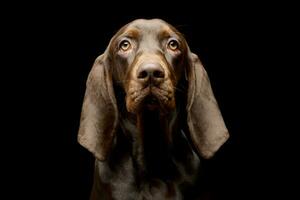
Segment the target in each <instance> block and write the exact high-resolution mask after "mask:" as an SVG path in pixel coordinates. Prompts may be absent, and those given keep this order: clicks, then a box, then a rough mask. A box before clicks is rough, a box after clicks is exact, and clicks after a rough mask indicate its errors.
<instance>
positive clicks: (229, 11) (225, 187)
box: [2, 2, 290, 199]
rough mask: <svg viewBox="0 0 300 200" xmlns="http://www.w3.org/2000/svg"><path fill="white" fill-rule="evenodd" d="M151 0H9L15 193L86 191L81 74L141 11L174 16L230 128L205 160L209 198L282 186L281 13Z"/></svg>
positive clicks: (50, 195)
mask: <svg viewBox="0 0 300 200" xmlns="http://www.w3.org/2000/svg"><path fill="white" fill-rule="evenodd" d="M140 4H145V5H140ZM148 4H150V3H149V2H144V3H143V2H140V3H139V5H138V6H140V8H131V9H128V8H127V7H123V5H119V4H118V3H112V5H105V6H104V5H100V4H89V5H87V4H79V3H78V4H69V5H60V4H55V5H54V4H46V3H45V4H43V5H37V4H33V5H29V7H31V8H30V9H27V8H25V7H23V5H20V4H18V7H15V5H11V6H10V10H11V12H8V14H6V15H5V16H4V17H5V18H6V19H9V20H8V21H7V22H6V23H5V26H6V27H5V29H4V30H3V32H4V34H5V36H4V41H5V52H6V53H8V54H4V55H5V56H4V57H5V59H7V61H8V65H6V66H7V67H5V69H8V72H6V73H3V75H2V76H3V79H2V80H5V81H4V86H5V87H4V90H3V94H4V95H5V97H6V98H5V99H4V100H8V102H9V104H3V108H4V109H8V112H7V113H5V114H3V115H5V116H6V118H8V119H9V123H6V122H5V124H4V126H5V125H7V126H8V129H4V128H3V130H9V131H8V134H4V135H5V138H4V139H3V140H2V143H3V146H5V147H4V148H3V149H5V150H3V152H4V158H6V159H7V160H6V161H5V162H4V164H3V165H4V166H5V167H7V169H8V170H6V171H3V172H4V175H8V176H7V178H5V185H6V186H8V188H10V189H12V191H11V190H9V192H8V190H7V192H8V194H9V195H10V197H11V198H10V199H14V198H16V196H22V197H26V198H27V197H28V198H29V199H88V196H89V192H90V188H91V185H92V171H93V157H92V155H91V154H90V153H89V152H87V151H86V150H85V149H84V148H82V147H81V146H80V145H79V144H78V143H77V131H78V126H79V119H80V111H81V105H82V100H83V95H84V91H85V81H86V78H87V75H88V72H89V70H90V69H91V66H92V64H93V62H94V60H95V58H96V57H97V56H98V55H100V54H101V53H102V52H103V51H104V50H105V48H106V46H107V44H108V43H109V40H110V38H111V37H112V36H113V35H114V33H116V31H117V30H118V29H119V28H120V27H121V26H123V25H124V24H126V23H128V22H130V21H131V20H134V19H137V18H162V19H164V20H165V21H167V22H169V23H171V24H172V25H174V26H175V27H176V28H177V29H178V30H179V31H181V32H182V33H183V34H184V35H185V37H186V39H187V41H188V43H189V46H190V48H191V50H192V51H193V52H194V53H196V54H198V55H199V57H200V59H201V60H202V62H203V64H204V66H205V68H206V70H207V72H208V74H209V77H210V80H211V83H212V87H213V90H214V93H215V96H216V99H217V101H218V103H219V106H220V108H221V111H222V114H223V117H224V120H225V123H226V125H227V127H228V129H229V132H230V134H231V137H230V139H229V140H228V142H227V143H226V144H225V145H224V146H223V147H222V148H221V149H220V151H219V152H218V153H217V154H216V156H215V157H214V158H213V159H211V160H209V161H206V162H205V163H204V167H205V169H206V172H207V174H206V176H205V177H204V178H205V179H207V184H206V185H203V186H202V187H204V188H205V190H207V191H208V192H209V194H210V196H211V198H212V199H257V198H258V197H262V196H263V197H268V196H273V195H277V194H279V193H280V190H281V187H279V185H280V184H281V183H285V181H279V179H280V178H285V175H281V173H280V171H282V170H283V168H281V166H282V165H288V163H289V157H286V155H285V153H284V152H283V151H282V149H280V148H278V143H277V141H278V140H284V137H282V136H281V135H280V134H278V132H279V129H280V124H278V121H279V120H278V118H280V114H279V112H280V111H281V109H282V108H281V107H280V106H278V104H277V103H278V101H276V98H273V96H272V95H273V94H274V93H277V92H278V91H281V92H286V93H288V91H283V89H282V88H281V86H280V85H281V82H282V81H283V80H282V79H280V78H278V76H276V75H275V73H278V72H279V73H281V72H282V70H281V68H280V67H278V66H280V64H279V62H280V56H279V55H280V53H279V54H278V52H277V49H279V48H278V47H279V45H281V44H280V43H281V41H279V40H278V37H277V36H278V35H280V34H278V30H282V27H280V28H279V23H278V21H280V20H281V17H280V15H279V16H278V15H277V12H276V10H275V11H274V10H272V9H271V7H269V6H262V5H229V4H226V5H214V6H211V5H201V4H200V5H194V4H189V5H188V6H181V5H178V4H176V5H175V6H174V5H173V6H171V5H167V6H165V7H163V8H160V9H159V6H158V5H159V4H153V5H151V6H150V5H149V7H148ZM117 5H118V7H116V6H117ZM26 6H28V4H27V5H26ZM127 6H128V5H127ZM128 7H130V6H128ZM106 12H107V13H106ZM284 30H286V29H284ZM276 37H277V38H276ZM286 39H287V38H286ZM274 41H276V42H274ZM276 52H277V53H276ZM274 59H276V64H275V63H274ZM5 78H8V79H5ZM276 104H277V105H276ZM8 105H9V106H8ZM271 127H273V129H272V130H271ZM274 127H275V128H274ZM274 129H275V130H274ZM6 137H7V138H6ZM281 145H282V143H281ZM287 146H289V145H287ZM288 148H290V147H288ZM5 152H8V154H7V153H5ZM6 172H7V173H6ZM285 195H287V194H285ZM256 197H257V198H256Z"/></svg>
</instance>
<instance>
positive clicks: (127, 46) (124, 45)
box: [119, 40, 131, 51]
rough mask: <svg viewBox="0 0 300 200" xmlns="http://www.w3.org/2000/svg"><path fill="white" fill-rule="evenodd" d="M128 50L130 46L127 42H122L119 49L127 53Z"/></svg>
mask: <svg viewBox="0 0 300 200" xmlns="http://www.w3.org/2000/svg"><path fill="white" fill-rule="evenodd" d="M130 48H131V44H130V42H129V41H128V40H123V41H122V42H121V43H120V45H119V49H121V50H122V51H128V50H129V49H130Z"/></svg>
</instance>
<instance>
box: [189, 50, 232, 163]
mask: <svg viewBox="0 0 300 200" xmlns="http://www.w3.org/2000/svg"><path fill="white" fill-rule="evenodd" d="M187 78H188V97H187V108H186V109H187V125H188V129H189V133H190V138H191V140H192V142H193V144H194V146H195V147H196V149H197V151H198V153H199V154H200V155H201V156H203V157H204V158H210V157H212V156H213V155H214V153H215V152H216V151H217V150H218V149H219V148H220V147H221V146H222V144H223V143H224V142H225V141H226V140H227V139H228V137H229V134H228V131H227V128H226V126H225V123H224V121H223V118H222V115H221V112H220V110H219V107H218V104H217V101H216V99H215V97H214V94H213V91H212V88H211V85H210V81H209V78H208V75H207V72H206V71H205V69H204V67H203V66H202V64H201V61H200V60H199V58H198V56H197V55H195V54H193V53H189V64H188V68H187Z"/></svg>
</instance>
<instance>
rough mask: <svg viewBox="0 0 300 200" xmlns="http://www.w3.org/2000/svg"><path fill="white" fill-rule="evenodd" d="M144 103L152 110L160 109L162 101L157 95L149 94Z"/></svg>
mask: <svg viewBox="0 0 300 200" xmlns="http://www.w3.org/2000/svg"><path fill="white" fill-rule="evenodd" d="M143 105H144V107H145V108H147V109H148V110H151V111H152V110H157V109H159V106H160V103H159V100H158V99H157V97H155V96H153V95H152V94H149V95H148V96H146V97H145V99H144V101H143Z"/></svg>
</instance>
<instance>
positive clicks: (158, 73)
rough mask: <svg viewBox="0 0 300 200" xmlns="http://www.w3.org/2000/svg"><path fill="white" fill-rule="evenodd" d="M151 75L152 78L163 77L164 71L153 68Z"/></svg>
mask: <svg viewBox="0 0 300 200" xmlns="http://www.w3.org/2000/svg"><path fill="white" fill-rule="evenodd" d="M153 77H154V78H164V77H165V73H164V72H163V71H161V70H155V71H154V72H153Z"/></svg>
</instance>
